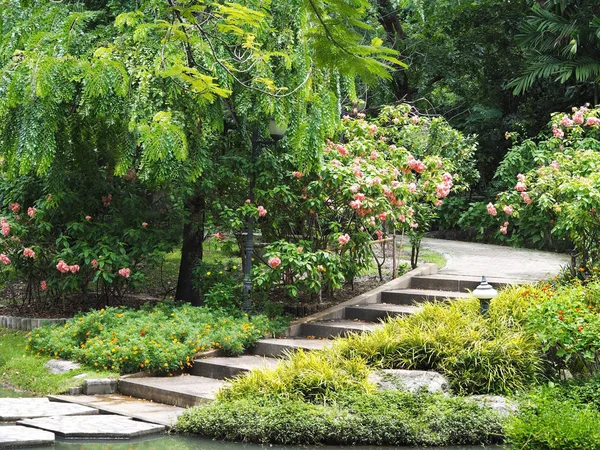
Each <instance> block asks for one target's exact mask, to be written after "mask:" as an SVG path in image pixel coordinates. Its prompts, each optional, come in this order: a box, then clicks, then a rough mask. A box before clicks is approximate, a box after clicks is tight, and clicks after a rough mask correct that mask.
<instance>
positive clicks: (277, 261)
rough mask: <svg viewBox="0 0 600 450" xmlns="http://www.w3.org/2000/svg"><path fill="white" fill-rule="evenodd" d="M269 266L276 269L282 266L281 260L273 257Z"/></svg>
mask: <svg viewBox="0 0 600 450" xmlns="http://www.w3.org/2000/svg"><path fill="white" fill-rule="evenodd" d="M267 264H269V266H270V267H271V268H273V269H276V268H277V267H279V266H280V265H281V259H279V258H278V257H277V256H273V257H272V258H269V261H268V263H267Z"/></svg>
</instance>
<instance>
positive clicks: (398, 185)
mask: <svg viewBox="0 0 600 450" xmlns="http://www.w3.org/2000/svg"><path fill="white" fill-rule="evenodd" d="M392 187H393V188H394V189H396V188H398V187H400V182H399V181H397V180H394V181H392Z"/></svg>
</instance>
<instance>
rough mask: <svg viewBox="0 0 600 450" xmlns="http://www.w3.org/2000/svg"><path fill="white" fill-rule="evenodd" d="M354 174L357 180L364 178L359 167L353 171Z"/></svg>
mask: <svg viewBox="0 0 600 450" xmlns="http://www.w3.org/2000/svg"><path fill="white" fill-rule="evenodd" d="M352 173H353V174H354V176H355V177H356V178H362V177H363V175H364V174H363V173H362V171H361V170H360V169H359V168H358V167H355V168H354V169H352Z"/></svg>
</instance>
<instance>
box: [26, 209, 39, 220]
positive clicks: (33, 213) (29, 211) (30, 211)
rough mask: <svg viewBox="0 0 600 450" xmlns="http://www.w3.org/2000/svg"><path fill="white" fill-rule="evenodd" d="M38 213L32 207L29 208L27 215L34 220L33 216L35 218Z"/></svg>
mask: <svg viewBox="0 0 600 450" xmlns="http://www.w3.org/2000/svg"><path fill="white" fill-rule="evenodd" d="M36 211H37V208H33V207H31V206H30V207H29V208H27V215H28V216H29V217H31V218H32V219H33V216H35V212H36Z"/></svg>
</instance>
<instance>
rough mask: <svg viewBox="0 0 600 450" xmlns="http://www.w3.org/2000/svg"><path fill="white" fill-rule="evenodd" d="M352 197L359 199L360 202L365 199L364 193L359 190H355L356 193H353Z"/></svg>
mask: <svg viewBox="0 0 600 450" xmlns="http://www.w3.org/2000/svg"><path fill="white" fill-rule="evenodd" d="M354 199H355V200H360V201H361V202H362V201H363V200H364V199H365V194H363V193H361V192H357V193H356V194H354Z"/></svg>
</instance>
